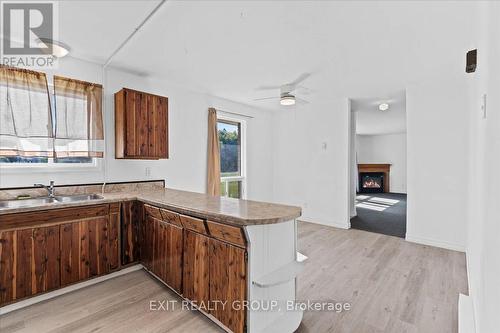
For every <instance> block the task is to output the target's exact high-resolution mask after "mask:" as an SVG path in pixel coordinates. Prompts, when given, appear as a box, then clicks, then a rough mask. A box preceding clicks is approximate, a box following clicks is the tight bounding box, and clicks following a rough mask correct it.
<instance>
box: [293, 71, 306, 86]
mask: <svg viewBox="0 0 500 333" xmlns="http://www.w3.org/2000/svg"><path fill="white" fill-rule="evenodd" d="M309 76H311V73H302V74H301V75H300V76H299V77H298V78H296V79H295V81H292V82H290V83H289V84H291V85H293V86H296V85H298V84H299V83H301V82H302V81H305V80H306V79H307V78H308V77H309Z"/></svg>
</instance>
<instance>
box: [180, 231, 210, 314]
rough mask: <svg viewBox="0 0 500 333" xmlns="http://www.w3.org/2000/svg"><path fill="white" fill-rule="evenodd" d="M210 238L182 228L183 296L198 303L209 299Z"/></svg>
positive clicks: (205, 302)
mask: <svg viewBox="0 0 500 333" xmlns="http://www.w3.org/2000/svg"><path fill="white" fill-rule="evenodd" d="M209 242H210V238H209V237H207V236H205V235H202V234H199V233H197V232H194V231H191V230H187V229H184V265H183V296H184V297H186V298H187V299H189V300H191V301H194V302H195V303H198V304H202V303H204V304H208V301H209V300H210V281H209V278H210V275H209V273H210V271H209V265H210V260H209V247H208V246H209Z"/></svg>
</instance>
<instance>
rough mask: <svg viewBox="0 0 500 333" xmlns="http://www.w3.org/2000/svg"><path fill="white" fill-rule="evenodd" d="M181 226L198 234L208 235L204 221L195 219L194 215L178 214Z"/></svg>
mask: <svg viewBox="0 0 500 333" xmlns="http://www.w3.org/2000/svg"><path fill="white" fill-rule="evenodd" d="M180 219H181V223H182V226H183V227H184V228H186V229H189V230H193V231H196V232H199V233H200V234H205V235H208V232H207V228H206V227H205V221H203V220H202V219H197V218H196V217H191V216H186V215H180Z"/></svg>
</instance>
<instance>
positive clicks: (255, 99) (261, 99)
mask: <svg viewBox="0 0 500 333" xmlns="http://www.w3.org/2000/svg"><path fill="white" fill-rule="evenodd" d="M266 99H280V98H279V97H264V98H254V101H263V100H266Z"/></svg>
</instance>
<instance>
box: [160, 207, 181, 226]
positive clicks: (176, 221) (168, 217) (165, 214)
mask: <svg viewBox="0 0 500 333" xmlns="http://www.w3.org/2000/svg"><path fill="white" fill-rule="evenodd" d="M160 212H161V216H162V219H163V221H165V222H168V223H171V224H173V225H176V226H178V227H182V223H181V218H180V216H179V213H176V212H172V211H171V210H167V209H163V208H160Z"/></svg>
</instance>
